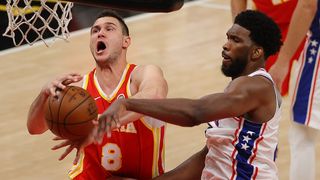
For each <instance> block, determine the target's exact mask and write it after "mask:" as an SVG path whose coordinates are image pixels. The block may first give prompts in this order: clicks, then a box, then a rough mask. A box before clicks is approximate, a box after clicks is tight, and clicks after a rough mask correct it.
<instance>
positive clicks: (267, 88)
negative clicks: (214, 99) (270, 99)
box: [225, 75, 274, 97]
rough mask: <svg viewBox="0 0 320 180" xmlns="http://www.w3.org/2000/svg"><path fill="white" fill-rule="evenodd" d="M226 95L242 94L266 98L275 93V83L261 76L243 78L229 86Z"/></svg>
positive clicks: (235, 80)
mask: <svg viewBox="0 0 320 180" xmlns="http://www.w3.org/2000/svg"><path fill="white" fill-rule="evenodd" d="M225 92H226V93H232V92H241V93H245V94H248V95H250V96H255V97H266V96H264V95H267V94H268V92H269V93H273V92H274V85H273V82H272V81H271V80H270V79H268V78H266V77H264V76H261V75H256V76H251V77H250V76H241V77H238V78H236V79H234V80H233V81H231V83H230V84H229V86H228V87H227V88H226V91H225Z"/></svg>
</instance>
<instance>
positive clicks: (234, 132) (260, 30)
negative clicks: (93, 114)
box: [96, 10, 282, 180]
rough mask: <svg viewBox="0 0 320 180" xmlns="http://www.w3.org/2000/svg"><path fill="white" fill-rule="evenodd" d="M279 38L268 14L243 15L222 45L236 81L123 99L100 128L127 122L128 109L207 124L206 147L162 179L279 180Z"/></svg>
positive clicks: (185, 123)
mask: <svg viewBox="0 0 320 180" xmlns="http://www.w3.org/2000/svg"><path fill="white" fill-rule="evenodd" d="M280 39H281V33H280V30H279V28H278V26H277V25H276V24H275V23H274V21H273V20H271V19H270V18H268V17H267V16H266V15H264V14H262V13H260V12H257V11H252V10H247V11H244V12H242V13H240V14H239V15H238V16H237V17H236V18H235V22H234V24H233V26H232V27H231V28H230V29H229V30H228V32H227V42H226V43H225V44H224V45H223V51H222V57H223V61H222V68H221V69H222V72H223V73H224V74H225V75H226V76H228V77H231V79H232V81H231V82H230V83H229V85H228V86H227V87H226V88H225V90H224V92H221V93H214V94H210V95H207V96H204V97H203V98H201V99H183V98H181V99H178V98H176V99H165V100H150V99H149V100H143V99H121V100H118V101H116V102H115V103H113V105H112V106H110V108H109V109H108V110H107V111H105V112H104V113H103V114H102V116H101V117H100V118H99V131H100V132H101V133H103V132H104V131H107V130H109V129H110V128H111V129H112V128H113V127H114V126H115V125H117V124H119V123H120V124H121V123H123V122H121V121H120V120H119V119H118V117H119V114H121V113H123V112H124V111H125V110H128V111H134V112H138V113H142V114H146V115H149V116H152V117H155V118H158V119H162V120H164V121H166V122H169V123H172V124H176V125H180V126H196V125H199V124H201V123H208V124H209V128H208V129H207V131H206V137H207V144H206V146H205V147H204V148H203V149H202V150H201V151H199V152H198V153H196V154H195V155H193V156H192V157H190V158H189V159H188V160H186V161H185V162H184V163H182V164H181V165H180V166H178V167H177V168H175V169H174V170H172V171H169V172H168V173H166V174H164V175H163V176H160V177H158V178H159V179H200V178H202V179H263V180H266V179H278V174H277V167H276V164H275V162H274V161H275V158H276V157H275V156H276V151H277V144H278V128H279V120H280V106H281V96H280V95H279V93H278V90H277V89H276V86H275V84H274V83H273V80H272V78H271V76H270V75H269V74H268V73H267V72H266V71H265V69H264V66H265V60H266V59H267V58H268V57H269V56H270V55H273V54H275V53H277V52H278V51H279V49H280V46H281V44H282V43H281V40H280ZM96 138H97V139H99V134H98V135H97V136H96ZM221 142H223V143H221Z"/></svg>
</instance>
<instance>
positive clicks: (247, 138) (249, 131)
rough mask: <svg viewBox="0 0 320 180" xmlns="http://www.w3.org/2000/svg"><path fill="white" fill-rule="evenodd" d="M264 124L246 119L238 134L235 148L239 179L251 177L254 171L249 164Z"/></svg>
mask: <svg viewBox="0 0 320 180" xmlns="http://www.w3.org/2000/svg"><path fill="white" fill-rule="evenodd" d="M261 127H262V124H256V123H252V122H249V121H247V120H244V122H243V128H242V130H241V131H240V133H239V136H238V143H237V144H236V145H235V148H236V150H237V152H238V154H237V156H236V160H237V167H236V171H237V177H236V179H237V180H240V179H241V180H242V179H249V180H250V179H251V177H252V176H253V173H254V167H253V165H252V164H249V162H248V161H249V158H250V157H251V156H252V154H253V148H254V144H255V143H256V141H257V139H258V138H259V135H260V131H261Z"/></svg>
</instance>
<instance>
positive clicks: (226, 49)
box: [222, 41, 230, 51]
mask: <svg viewBox="0 0 320 180" xmlns="http://www.w3.org/2000/svg"><path fill="white" fill-rule="evenodd" d="M222 48H223V50H225V51H228V50H229V49H230V43H229V41H227V42H226V43H224V45H223V46H222Z"/></svg>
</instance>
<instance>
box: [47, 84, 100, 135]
mask: <svg viewBox="0 0 320 180" xmlns="http://www.w3.org/2000/svg"><path fill="white" fill-rule="evenodd" d="M97 116H98V109H97V106H96V103H95V100H94V99H93V98H92V97H91V95H90V94H89V93H88V92H87V91H86V90H84V89H82V88H80V87H76V86H67V87H66V88H65V89H64V90H62V91H61V92H60V93H59V95H58V96H57V97H53V96H49V98H48V100H47V103H46V110H45V118H46V120H47V124H48V127H49V129H50V130H51V131H52V132H53V133H54V134H55V135H57V136H59V137H62V138H66V139H71V140H73V139H80V138H84V137H86V136H87V135H88V134H89V133H90V132H91V131H92V128H93V126H94V125H93V123H92V120H93V119H95V118H97Z"/></svg>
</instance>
